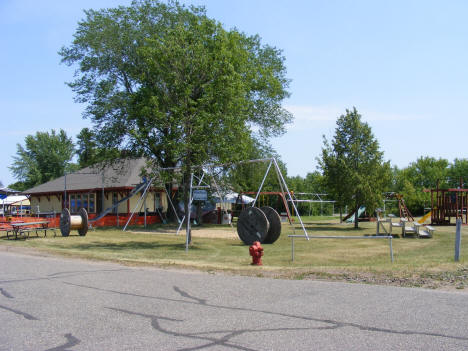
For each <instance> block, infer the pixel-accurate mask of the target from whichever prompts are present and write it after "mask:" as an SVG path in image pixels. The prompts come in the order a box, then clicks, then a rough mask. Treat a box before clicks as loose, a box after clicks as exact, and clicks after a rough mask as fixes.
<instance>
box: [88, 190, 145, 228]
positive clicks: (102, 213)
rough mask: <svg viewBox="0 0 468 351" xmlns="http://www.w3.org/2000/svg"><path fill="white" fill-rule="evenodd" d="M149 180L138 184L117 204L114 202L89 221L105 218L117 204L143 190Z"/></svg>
mask: <svg viewBox="0 0 468 351" xmlns="http://www.w3.org/2000/svg"><path fill="white" fill-rule="evenodd" d="M147 184H148V183H147V182H144V183H141V184H139V185H137V186H136V187H135V188H133V189H132V191H130V193H129V194H128V196H126V197H124V198H123V199H121V200H119V201H118V202H116V203H115V204H113V205H112V206H111V207H108V208H106V209H105V210H104V211H102V212H101V213H100V214H99V216H97V217H96V218H93V219H90V220H89V222H90V223H93V222H96V221H98V220H100V219H101V218H103V217H104V216H105V215H107V214H108V213H110V212H111V211H112V210H113V209H114V208H116V207H117V206H119V205H120V204H121V203H122V202H124V201H127V200H128V199H130V198H131V197H132V196H133V195H135V194H136V193H137V192H139V191H141V190H143V189H144V188H145V187H146V186H147Z"/></svg>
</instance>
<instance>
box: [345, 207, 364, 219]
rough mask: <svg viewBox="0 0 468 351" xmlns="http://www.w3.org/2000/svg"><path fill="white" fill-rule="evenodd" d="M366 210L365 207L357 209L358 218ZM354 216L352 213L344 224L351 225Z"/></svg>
mask: <svg viewBox="0 0 468 351" xmlns="http://www.w3.org/2000/svg"><path fill="white" fill-rule="evenodd" d="M365 210H366V206H361V207H359V209H358V215H357V216H358V218H359V217H361V215H362V214H363V213H364V211H365ZM355 215H356V214H355V213H354V214H353V215H352V216H351V217H349V218H348V219H347V220H346V223H353V222H354V216H355Z"/></svg>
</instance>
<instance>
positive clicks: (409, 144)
mask: <svg viewBox="0 0 468 351" xmlns="http://www.w3.org/2000/svg"><path fill="white" fill-rule="evenodd" d="M182 2H183V3H186V4H196V5H205V6H206V8H207V11H208V15H209V16H210V17H212V18H215V19H217V20H218V21H220V22H221V23H223V24H224V25H225V27H226V28H232V27H237V28H239V29H241V30H242V31H244V32H246V33H248V34H259V35H260V36H261V37H262V39H263V42H264V43H268V44H270V45H273V46H276V47H277V48H280V49H282V50H283V52H284V56H285V57H286V65H287V68H288V76H289V78H291V79H292V83H291V87H290V91H291V93H292V95H291V98H290V99H288V100H287V101H285V102H284V104H285V107H286V108H288V109H289V110H290V111H291V112H292V113H293V114H294V115H295V118H296V119H295V122H294V124H293V125H291V126H289V128H288V132H287V134H286V135H284V136H282V137H280V138H277V139H274V140H273V145H274V147H275V148H276V149H277V151H278V152H279V153H280V155H281V157H282V159H283V161H285V162H286V164H287V166H288V171H289V174H290V175H296V174H299V175H302V176H304V175H305V174H306V173H307V172H311V171H314V170H315V169H316V160H315V158H316V157H317V156H319V154H320V150H321V146H322V135H326V136H327V137H328V138H331V137H332V135H333V132H334V128H335V121H336V118H337V117H338V116H339V115H340V114H342V113H344V112H345V109H346V108H351V107H352V106H356V108H357V109H358V111H359V112H361V114H362V115H363V119H364V120H365V121H367V122H368V123H369V124H370V126H371V128H372V130H373V132H374V135H375V136H376V138H377V139H378V140H379V142H380V145H381V148H382V150H383V151H384V153H385V158H386V159H387V160H390V161H391V162H392V164H394V165H397V166H399V167H405V166H407V165H408V164H409V163H410V162H412V161H415V160H416V159H417V158H418V157H420V156H426V155H427V156H433V157H437V158H439V157H443V158H447V159H448V160H449V161H452V160H453V159H454V158H465V157H468V155H467V149H468V146H467V145H466V142H465V141H466V140H467V138H466V135H467V133H468V118H467V114H468V21H467V17H466V16H467V13H468V2H467V1H449V0H448V1H430V0H425V1H411V0H406V1H357V0H356V1H353V0H349V1H345V0H343V1H330V0H322V1H312V0H310V1H305V0H297V1H294V0H290V1H280V0H278V1H271V0H270V1H266V0H205V1H199V0H192V1H190V0H187V1H182ZM125 4H129V1H124V0H120V1H117V0H115V1H114V0H92V1H91V0H67V1H58V0H57V1H54V0H42V1H36V0H1V1H0V33H2V35H1V36H0V48H1V55H0V77H1V78H0V79H1V84H0V106H1V109H0V116H1V117H0V118H1V131H2V133H1V149H0V150H1V151H0V156H1V157H0V181H2V182H3V184H4V185H8V184H10V183H13V182H14V181H15V179H14V178H13V176H12V174H11V173H10V171H9V169H8V166H10V165H11V164H12V161H13V159H12V157H13V156H14V155H15V154H16V144H17V143H21V144H23V142H24V138H25V136H26V135H28V134H35V133H36V132H37V131H50V129H52V128H53V129H57V130H58V129H60V128H62V129H64V130H65V131H66V132H67V133H68V135H70V136H76V135H77V134H78V132H79V131H80V130H81V128H83V127H86V126H90V123H89V121H87V120H83V119H82V117H81V112H82V110H83V105H79V104H75V103H74V102H73V94H72V92H71V91H70V89H69V88H68V87H67V86H66V85H65V83H64V82H66V81H70V80H71V79H72V76H73V69H72V68H69V67H67V66H65V65H62V64H60V57H59V56H58V54H57V51H58V50H59V49H60V47H62V46H63V45H68V44H69V43H70V42H71V40H72V35H73V33H74V31H75V29H76V23H77V22H78V21H79V20H80V19H82V18H83V12H82V10H83V9H88V8H94V9H97V8H102V7H114V6H117V5H125Z"/></svg>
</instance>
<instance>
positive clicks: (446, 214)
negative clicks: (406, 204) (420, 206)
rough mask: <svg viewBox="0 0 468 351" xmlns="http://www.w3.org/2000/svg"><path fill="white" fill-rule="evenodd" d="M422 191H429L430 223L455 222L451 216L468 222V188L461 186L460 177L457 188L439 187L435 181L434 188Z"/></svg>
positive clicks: (446, 223)
mask: <svg viewBox="0 0 468 351" xmlns="http://www.w3.org/2000/svg"><path fill="white" fill-rule="evenodd" d="M424 191H425V192H430V193H431V208H432V211H431V224H438V225H449V224H455V221H454V222H452V218H454V219H455V220H456V219H457V218H461V220H462V223H465V224H467V223H468V215H467V211H468V189H464V188H463V182H462V180H461V179H460V186H459V187H458V188H449V189H440V188H439V181H437V187H436V188H435V189H425V190H424Z"/></svg>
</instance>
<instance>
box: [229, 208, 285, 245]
mask: <svg viewBox="0 0 468 351" xmlns="http://www.w3.org/2000/svg"><path fill="white" fill-rule="evenodd" d="M237 234H238V235H239V238H240V239H241V240H242V241H243V242H244V244H246V245H252V244H253V243H254V242H255V241H260V242H261V243H266V244H273V243H274V242H275V241H276V240H277V239H278V238H279V236H280V234H281V219H280V216H279V214H278V212H276V211H275V210H274V209H273V208H271V207H266V206H265V207H262V208H257V207H248V208H246V209H245V210H243V211H242V212H241V213H240V215H239V219H238V221H237Z"/></svg>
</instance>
